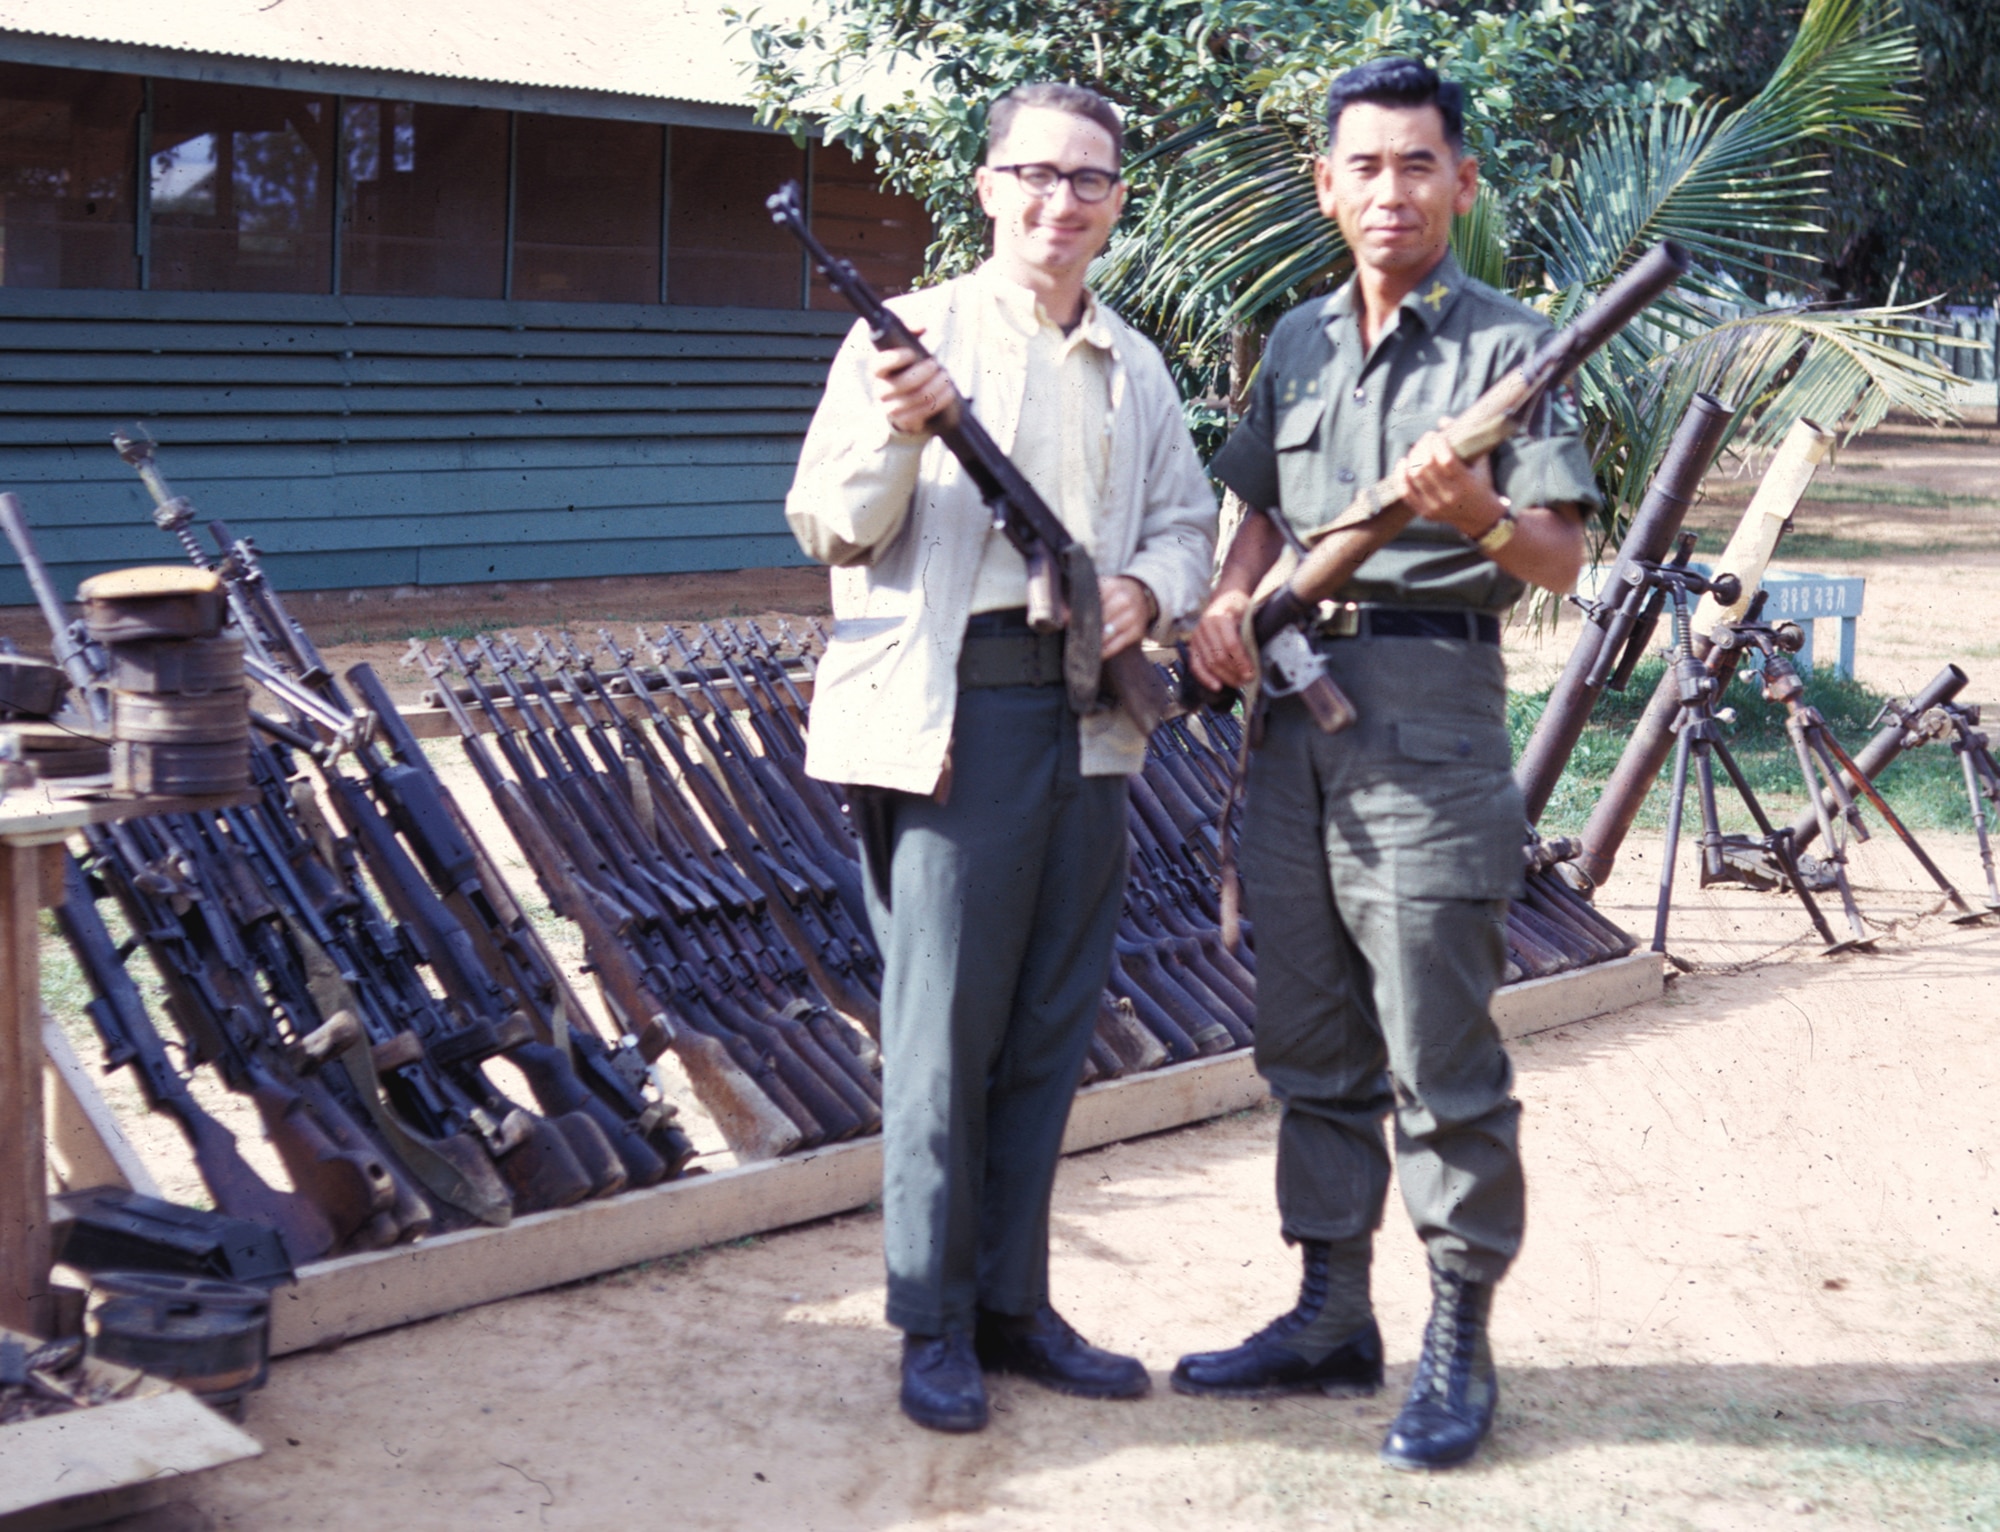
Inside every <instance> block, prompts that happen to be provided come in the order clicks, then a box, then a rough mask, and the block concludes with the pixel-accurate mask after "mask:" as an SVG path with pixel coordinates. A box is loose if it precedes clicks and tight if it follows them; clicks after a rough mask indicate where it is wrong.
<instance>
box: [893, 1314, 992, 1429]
mask: <svg viewBox="0 0 2000 1532" xmlns="http://www.w3.org/2000/svg"><path fill="white" fill-rule="evenodd" d="M902 1403H903V1413H904V1414H905V1415H907V1416H909V1417H910V1419H912V1420H914V1421H915V1422H916V1423H917V1424H918V1425H920V1426H925V1427H928V1428H929V1429H930V1430H933V1431H977V1430H980V1429H981V1428H982V1427H984V1426H985V1424H986V1379H985V1377H984V1376H983V1375H982V1374H981V1373H980V1371H979V1358H978V1356H977V1355H975V1354H974V1352H973V1349H972V1332H971V1331H970V1330H953V1331H950V1332H948V1333H947V1334H944V1335H905V1336H904V1337H903V1400H902Z"/></svg>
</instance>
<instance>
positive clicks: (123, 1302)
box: [87, 1271, 271, 1408]
mask: <svg viewBox="0 0 2000 1532" xmlns="http://www.w3.org/2000/svg"><path fill="white" fill-rule="evenodd" d="M91 1285H92V1287H93V1288H94V1289H95V1290H96V1291H97V1292H98V1293H99V1294H101V1295H102V1299H101V1301H100V1302H99V1303H98V1304H97V1306H96V1307H95V1308H94V1309H93V1310H92V1311H91V1314H90V1324H89V1339H88V1342H87V1345H88V1349H89V1353H90V1355H92V1356H94V1357H101V1358H103V1359H104V1360H105V1361H107V1362H118V1363H121V1364H123V1365H124V1366H126V1367H136V1368H138V1369H139V1370H140V1371H141V1372H145V1373H150V1374H152V1375H153V1376H154V1377H156V1378H166V1379H169V1380H171V1381H172V1382H175V1383H178V1384H180V1385H181V1386H182V1387H183V1388H187V1389H190V1390H192V1391H193V1392H194V1393H196V1394H199V1395H200V1396H201V1397H202V1398H203V1399H205V1400H207V1401H208V1402H209V1403H210V1404H215V1405H220V1406H223V1407H224V1408H228V1407H231V1406H234V1405H236V1404H238V1403H240V1401H241V1400H242V1398H243V1396H244V1395H245V1394H246V1393H248V1392H249V1391H250V1390H252V1389H256V1388H262V1387H263V1386H264V1379H265V1377H266V1376H267V1375H268V1374H269V1372H270V1348H271V1296H270V1294H269V1293H267V1292H265V1291H264V1289H263V1288H261V1287H249V1286H246V1285H245V1284H243V1283H241V1282H218V1281H215V1280H213V1279H212V1278H207V1277H188V1276H181V1275H179V1274H177V1273H174V1272H166V1271H101V1272H98V1273H97V1274H96V1275H95V1276H94V1277H93V1278H92V1279H91Z"/></svg>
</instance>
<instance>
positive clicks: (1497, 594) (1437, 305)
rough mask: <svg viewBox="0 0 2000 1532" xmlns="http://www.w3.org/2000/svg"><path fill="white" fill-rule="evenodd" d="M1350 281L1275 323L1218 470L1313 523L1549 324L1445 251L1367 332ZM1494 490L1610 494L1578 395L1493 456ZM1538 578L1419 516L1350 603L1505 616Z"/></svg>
mask: <svg viewBox="0 0 2000 1532" xmlns="http://www.w3.org/2000/svg"><path fill="white" fill-rule="evenodd" d="M1359 308H1360V298H1359V295H1358V294H1357V293H1356V291H1355V285H1354V283H1353V281H1351V280H1350V281H1348V282H1347V283H1345V284H1344V285H1342V286H1341V287H1340V288H1339V289H1338V290H1337V291H1336V292H1334V293H1333V294H1332V295H1331V296H1330V297H1327V298H1325V299H1321V300H1319V301H1317V302H1308V303H1303V304H1300V305H1299V306H1298V307H1297V308H1295V309H1293V310H1292V311H1291V312H1290V313H1289V314H1287V315H1285V317H1284V318H1283V319H1281V320H1279V321H1278V326H1277V328H1276V329H1275V330H1273V331H1272V332H1271V339H1270V342H1269V344H1268V345H1266V347H1265V349H1264V362H1263V366H1262V367H1261V368H1260V369H1259V371H1258V375H1257V381H1256V383H1255V384H1254V385H1253V387H1252V389H1251V395H1250V410H1249V413H1248V414H1247V415H1246V416H1245V417H1244V420H1243V422H1242V424H1240V425H1239V426H1238V427H1237V428H1236V430H1235V431H1234V432H1232V433H1231V435H1230V437H1229V440H1228V441H1227V442H1225V443H1224V444H1223V447H1222V450H1221V451H1220V452H1219V453H1217V454H1216V456H1215V461H1214V462H1213V463H1212V464H1210V470H1209V471H1210V472H1211V473H1213V474H1214V475H1215V477H1217V478H1218V479H1220V480H1222V482H1223V483H1225V484H1227V485H1228V486H1229V487H1230V488H1231V489H1233V490H1235V491H1236V493H1237V494H1239V495H1241V496H1242V497H1243V499H1244V500H1245V501H1246V502H1247V503H1248V504H1250V505H1252V506H1254V507H1256V508H1258V509H1260V510H1268V509H1271V508H1273V507H1275V508H1276V509H1278V510H1279V511H1281V512H1283V514H1284V516H1285V519H1286V520H1287V521H1289V522H1290V523H1291V525H1292V527H1293V528H1294V529H1295V530H1296V531H1297V532H1299V533H1300V535H1302V536H1303V535H1306V534H1309V533H1311V532H1312V531H1314V530H1315V529H1316V528H1319V527H1322V526H1324V525H1325V524H1326V523H1327V522H1329V521H1331V520H1333V518H1334V517H1335V516H1337V515H1339V514H1340V512H1342V511H1343V510H1345V509H1346V508H1347V506H1348V504H1349V503H1350V502H1351V501H1352V500H1353V499H1354V497H1355V495H1356V494H1357V493H1358V492H1360V491H1361V490H1362V489H1364V488H1366V487H1367V486H1368V485H1370V484H1372V483H1374V482H1375V481H1376V480H1377V479H1380V478H1382V477H1383V476H1385V475H1386V474H1387V473H1388V472H1389V471H1390V470H1391V469H1392V468H1394V467H1395V466H1396V464H1397V463H1398V462H1399V461H1400V460H1401V459H1402V458H1403V456H1404V455H1405V454H1406V453H1408V452H1409V450H1410V448H1411V447H1413V446H1415V445H1416V442H1417V439H1418V438H1419V437H1421V436H1422V435H1423V434H1424V433H1425V432H1426V431H1430V430H1433V429H1435V428H1436V427H1437V425H1438V423H1439V421H1440V420H1442V419H1443V418H1444V417H1445V416H1447V415H1453V414H1456V413H1458V412H1459V411H1461V410H1463V409H1465V408H1466V407H1467V406H1468V405H1470V404H1471V403H1472V402H1473V401H1474V400H1476V399H1477V398H1478V397H1479V396H1480V395H1481V394H1483V393H1484V392H1485V391H1486V390H1487V389H1488V388H1490V387H1491V386H1492V385H1493V384H1495V383H1497V382H1498V381H1499V380H1500V379H1501V378H1502V377H1504V376H1505V375H1506V373H1507V371H1508V370H1509V369H1510V368H1512V367H1514V366H1516V365H1517V364H1519V363H1520V362H1522V361H1523V360H1525V359H1526V358H1527V357H1528V356H1529V355H1530V354H1531V353H1532V352H1533V351H1534V349H1535V348H1536V347H1537V346H1539V345H1540V344H1541V343H1542V342H1543V341H1544V340H1545V339H1547V337H1548V336H1549V335H1550V334H1551V333H1553V327H1552V326H1551V325H1550V324H1549V322H1548V320H1546V319H1544V318H1543V317H1542V316H1541V315H1540V314H1537V313H1536V312H1535V311H1534V310H1533V309H1531V308H1529V307H1528V306H1527V305H1526V304H1523V303H1518V302H1516V301H1515V300H1514V299H1512V298H1509V297H1507V296H1505V295H1504V294H1501V293H1497V292H1495V291H1494V290H1493V289H1492V288H1490V287H1488V286H1487V285H1486V284H1485V283H1483V282H1477V281H1474V280H1473V279H1472V278H1471V277H1468V276H1467V275H1466V274H1465V273H1464V272H1463V271H1461V270H1460V269H1459V266H1458V262H1457V261H1456V260H1455V259H1453V257H1452V256H1451V255H1449V254H1447V255H1446V256H1445V258H1444V260H1443V262H1442V263H1441V264H1440V265H1439V266H1438V267H1437V269H1436V270H1435V271H1433V272H1432V273H1431V274H1430V275H1429V276H1427V277H1425V278H1424V280H1423V281H1422V282H1420V283H1418V284H1417V287H1416V290H1415V291H1413V292H1412V293H1411V294H1410V295H1409V297H1407V298H1405V299H1404V300H1403V304H1402V307H1401V308H1400V309H1399V310H1398V311H1397V314H1396V319H1395V322H1394V323H1393V324H1392V325H1391V326H1390V327H1389V328H1388V329H1387V330H1386V331H1385V332H1384V333H1383V334H1382V335H1380V336H1378V337H1377V338H1376V342H1375V347H1374V349H1373V350H1372V351H1370V350H1368V349H1367V348H1365V347H1364V346H1363V345H1362V343H1361V318H1360V313H1359ZM1492 464H1493V485H1494V488H1495V489H1496V490H1497V491H1498V492H1499V493H1500V494H1502V495H1505V496H1506V497H1507V498H1508V499H1509V500H1511V501H1513V503H1514V504H1515V505H1518V506H1530V505H1573V506H1577V507H1579V508H1589V507H1594V506H1595V505H1597V504H1598V503H1599V500H1598V493H1597V486H1596V482H1595V480H1594V479H1593V477H1592V475H1591V467H1590V454H1589V453H1588V452H1587V451H1585V450H1584V445H1583V442H1582V439H1581V438H1580V437H1579V436H1578V435H1577V422H1576V411H1575V408H1574V406H1573V405H1572V404H1571V403H1570V401H1569V398H1568V394H1567V391H1564V392H1563V393H1561V394H1559V395H1558V396H1556V397H1553V398H1551V399H1550V400H1548V401H1547V402H1546V403H1545V405H1544V406H1543V407H1542V408H1540V409H1538V410H1537V411H1536V416H1535V419H1534V420H1532V421H1531V422H1530V424H1529V427H1528V429H1527V430H1525V431H1523V432H1521V433H1519V434H1517V435H1516V436H1515V437H1513V438H1512V439H1511V440H1509V441H1506V442H1503V443H1502V444H1501V445H1500V446H1499V447H1498V448H1496V449H1495V450H1494V452H1493V456H1492ZM1526 588H1527V587H1526V586H1525V584H1524V583H1523V582H1522V581H1520V580H1519V579H1516V578H1515V577H1514V576H1513V575H1510V574H1508V573H1507V572H1506V571H1505V570H1503V569H1501V568H1500V566H1499V565H1497V564H1495V563H1494V562H1493V561H1492V560H1491V559H1489V558H1487V557H1486V555H1484V554H1483V553H1481V552H1480V551H1479V549H1478V548H1477V547H1476V546H1475V545H1474V544H1473V541H1472V539H1471V538H1469V537H1467V536H1465V534H1463V533H1462V532H1459V531H1457V530H1456V529H1455V528H1452V527H1449V526H1446V525H1444V524H1443V523H1441V522H1435V521H1426V520H1422V519H1419V520H1416V521H1412V522H1411V523H1410V525H1409V526H1408V527H1407V528H1406V529H1405V530H1404V531H1403V532H1402V533H1401V534H1400V535H1399V536H1398V537H1397V538H1396V539H1395V540H1394V541H1393V542H1391V543H1389V544H1388V545H1387V546H1386V547H1384V548H1382V549H1380V550H1378V551H1377V552H1376V553H1375V554H1374V555H1373V556H1372V557H1371V558H1370V559H1369V560H1368V562H1367V563H1365V564H1363V565H1362V566H1361V568H1360V569H1359V570H1358V571H1356V573H1355V576H1354V578H1353V579H1352V580H1351V581H1349V582H1348V584H1347V586H1346V587H1345V588H1344V589H1342V590H1341V591H1340V592H1339V593H1338V598H1339V599H1341V600H1344V601H1369V602H1379V603H1384V604H1389V605H1398V606H1427V607H1471V608H1474V609H1476V610H1479V611H1482V612H1494V613H1499V612H1503V611H1505V610H1506V609H1507V608H1508V607H1509V606H1511V605H1513V603H1514V602H1515V600H1516V599H1517V598H1518V597H1519V596H1520V595H1521V593H1522V591H1524V590H1525V589H1526Z"/></svg>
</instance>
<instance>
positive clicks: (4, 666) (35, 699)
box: [0, 654, 69, 718]
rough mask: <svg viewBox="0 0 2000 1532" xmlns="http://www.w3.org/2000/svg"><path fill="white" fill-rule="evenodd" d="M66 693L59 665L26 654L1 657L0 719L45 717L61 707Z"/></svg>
mask: <svg viewBox="0 0 2000 1532" xmlns="http://www.w3.org/2000/svg"><path fill="white" fill-rule="evenodd" d="M68 690H69V677H68V676H66V675H64V674H63V669H62V666H60V665H51V664H50V663H49V662H48V661H47V660H36V659H30V658H29V657H28V656H27V655H25V654H0V718H46V717H48V716H49V714H51V713H53V712H54V711H55V710H56V709H57V708H59V707H61V706H62V700H63V695H64V693H66V692H67V691H68Z"/></svg>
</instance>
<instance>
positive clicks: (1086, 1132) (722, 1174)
mask: <svg viewBox="0 0 2000 1532" xmlns="http://www.w3.org/2000/svg"><path fill="white" fill-rule="evenodd" d="M1659 990H1660V964H1659V959H1658V958H1657V957H1654V956H1652V955H1651V954H1645V953H1641V954H1635V955H1634V956H1632V957H1628V958H1623V959H1620V960H1618V961H1617V962H1614V963H1604V964H1598V965H1595V966H1594V967H1590V968H1583V969H1578V970H1575V971H1573V972H1571V973H1566V974H1558V975H1555V976H1553V977H1551V978H1547V979H1538V980H1534V981H1531V982H1529V983H1526V984H1519V985H1513V986H1510V987H1509V988H1508V989H1506V990H1503V991H1502V992H1501V994H1500V996H1498V997H1497V998H1496V1001H1495V1013H1496V1016H1497V1017H1498V1018H1499V1019H1500V1020H1501V1026H1502V1031H1503V1032H1504V1033H1505V1034H1506V1035H1508V1036H1521V1035H1523V1034H1525V1033H1528V1032H1535V1031H1544V1030H1547V1029H1548V1028H1550V1027H1557V1026H1561V1025H1564V1024H1565V1023H1567V1022H1571V1021H1579V1020H1582V1019H1583V1018H1584V1017H1587V1016H1596V1015H1601V1014H1603V1013H1604V1012H1606V1011H1610V1010H1616V1009H1619V1008H1620V1007H1622V1006H1625V1005H1630V1004H1633V1003H1635V1002H1637V1001H1639V1000H1642V999H1647V998H1650V997H1651V996H1654V995H1657V994H1658V993H1659ZM1268 1094H1269V1093H1268V1091H1267V1090H1266V1088H1265V1086H1264V1082H1263V1080H1262V1079H1261V1078H1259V1077H1258V1074H1257V1071H1256V1068H1255V1066H1254V1064H1253V1062H1252V1060H1251V1057H1250V1054H1249V1052H1248V1051H1247V1050H1244V1051H1239V1052H1235V1053H1227V1054H1223V1055H1221V1056H1219V1057H1216V1058H1209V1059H1196V1060H1193V1061H1191V1062H1189V1063H1185V1064H1176V1065H1172V1066H1169V1067H1168V1068H1165V1069H1157V1070H1153V1071H1151V1072H1150V1073H1147V1074H1142V1075H1133V1076H1130V1077H1128V1078H1126V1079H1122V1080H1110V1081H1106V1082H1105V1083H1103V1084H1101V1085H1092V1086H1087V1087H1086V1088H1085V1089H1083V1090H1081V1091H1079V1092H1078V1093H1077V1098H1076V1105H1075V1106H1074V1107H1073V1108H1072V1109H1071V1111H1070V1120H1069V1128H1068V1131H1067V1132H1066V1133H1065V1134H1064V1136H1063V1152H1064V1153H1066V1154H1075V1153H1078V1152H1079V1151H1082V1150H1085V1149H1094V1148H1097V1147H1099V1146H1100V1145H1103V1144H1108V1143H1113V1142H1116V1141H1119V1140H1122V1139H1128V1138H1138V1137H1140V1136H1142V1135H1144V1134H1148V1133H1158V1132H1163V1131H1165V1130H1166V1129H1169V1128H1178V1127H1184V1126H1186V1125H1187V1124H1189V1123H1195V1122H1204V1121H1207V1120H1208V1119H1210V1118H1213V1117H1221V1116H1224V1115H1226V1114H1228V1113H1230V1112H1236V1111H1241V1110H1243V1109H1244V1108H1246V1107H1253V1106H1256V1105H1257V1104H1259V1103H1260V1102H1262V1101H1264V1100H1266V1099H1267V1097H1268ZM881 1192H882V1141H881V1139H880V1138H879V1137H878V1138H868V1139H862V1140H860V1141H858V1142H855V1143H849V1144H836V1145H833V1146H831V1147H829V1148H826V1149H819V1150H814V1151H811V1152H808V1153H805V1154H798V1155H792V1156H789V1157H787V1158H785V1159H782V1160H770V1161H765V1162H762V1163H760V1164H755V1165H744V1166H738V1167H735V1168H732V1169H728V1170H721V1171H717V1172H715V1173H713V1174H711V1175H703V1176H693V1177H690V1178H688V1179H686V1180H681V1181H670V1182H667V1183H666V1184H664V1185H661V1186H655V1187H649V1188H647V1189H646V1190H644V1191H638V1192H628V1193H626V1194H625V1195H623V1196H619V1197H613V1198H610V1199H608V1200H606V1201H603V1202H586V1203H581V1204H579V1205H577V1206H575V1207H569V1208H559V1209H557V1210H556V1211H554V1212H549V1213H535V1214H530V1215H529V1216H527V1217H525V1218H517V1219H516V1220H515V1221H514V1222H513V1223H512V1224H510V1225H509V1226H508V1227H506V1228H504V1229H467V1230H461V1231H459V1232H457V1233H453V1234H445V1235H440V1236H438V1237H437V1238H435V1239H427V1240H423V1241H421V1242H420V1243H417V1244H414V1245H402V1246H398V1247H396V1248H394V1249H391V1250H380V1251H373V1252H370V1253H368V1254H365V1255H353V1256H344V1257H341V1258H340V1259H338V1260H331V1261H319V1262H315V1263H313V1264H311V1265H309V1266H306V1267H304V1268H302V1269H301V1270H300V1272H299V1280H298V1283H297V1285H296V1286H293V1287H288V1288H280V1289H279V1290H278V1291H277V1292H276V1293H275V1294H274V1295H273V1303H272V1306H271V1354H272V1355H273V1356H283V1355H286V1354H288V1353H291V1352H295V1351H305V1350H309V1349H311V1348H313V1347H315V1346H329V1345H335V1344H337V1343H339V1342H340V1341H343V1340H347V1339H350V1338H352V1337H354V1336H357V1335H365V1334H368V1333H369V1332H371V1331H374V1330H382V1329H387V1328H389V1327H390V1326H393V1325H400V1324H408V1323H410V1322H411V1321H413V1320H418V1319H428V1318H431V1317H433V1316H435V1315H438V1314H445V1313H451V1312H453V1311H456V1310H458V1309H462V1308H470V1307H472V1306H474V1305H476V1304H481V1303H491V1302H494V1301H496V1300H498V1299H501V1298H511V1297H514V1296H517V1295H518V1294H521V1293H528V1292H533V1291H535V1290H536V1289H538V1288H543V1287H552V1286H555V1285H557V1284H558V1283H563V1282H574V1281H578V1280H580V1279H582V1278H585V1277H590V1276H595V1275H597V1274H599V1273H601V1272H607V1271H615V1270H617V1269H618V1268H620V1267H623V1266H630V1265H634V1264H636V1263H637V1262H640V1261H648V1260H658V1259H660V1258H662V1257H664V1256H669V1255H675V1254H678V1253H679V1252H681V1251H684V1250H694V1249H698V1248H700V1247H702V1246H704V1245H713V1244H716V1243H719V1242H721V1241H723V1240H730V1239H738V1238H741V1237H742V1236H744V1235H746V1234H760V1233H765V1232H768V1231H770V1230H773V1229H782V1228H785V1227H787V1226H788V1225H792V1224H800V1223H808V1222H811V1221H812V1220H814V1219H818V1218H829V1217H832V1216H833V1215H835V1214H837V1213H846V1212H852V1211H853V1210H855V1209H856V1208H862V1207H866V1206H868V1205H869V1204H870V1203H871V1202H873V1201H875V1200H876V1199H877V1198H878V1197H879V1196H880V1195H881Z"/></svg>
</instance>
